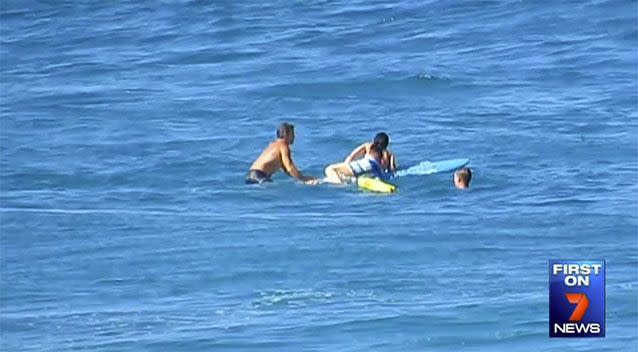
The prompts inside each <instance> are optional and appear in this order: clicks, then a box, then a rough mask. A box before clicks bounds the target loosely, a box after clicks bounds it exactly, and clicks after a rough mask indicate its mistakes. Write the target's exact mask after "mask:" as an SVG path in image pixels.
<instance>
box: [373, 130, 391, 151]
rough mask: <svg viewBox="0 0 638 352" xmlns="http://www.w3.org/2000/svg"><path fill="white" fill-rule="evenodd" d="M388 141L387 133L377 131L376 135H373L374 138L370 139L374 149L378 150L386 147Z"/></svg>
mask: <svg viewBox="0 0 638 352" xmlns="http://www.w3.org/2000/svg"><path fill="white" fill-rule="evenodd" d="M389 143H390V137H388V135H387V134H385V132H379V133H377V135H376V136H374V140H373V141H372V145H373V146H374V149H375V150H376V151H378V152H382V151H384V150H385V148H387V147H388V144H389Z"/></svg>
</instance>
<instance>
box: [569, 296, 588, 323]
mask: <svg viewBox="0 0 638 352" xmlns="http://www.w3.org/2000/svg"><path fill="white" fill-rule="evenodd" d="M565 297H567V300H568V301H569V303H571V304H575V305H576V308H574V311H573V312H572V315H571V316H570V317H569V321H581V320H583V316H584V315H585V313H586V312H587V308H589V299H588V298H587V295H586V294H584V293H566V294H565Z"/></svg>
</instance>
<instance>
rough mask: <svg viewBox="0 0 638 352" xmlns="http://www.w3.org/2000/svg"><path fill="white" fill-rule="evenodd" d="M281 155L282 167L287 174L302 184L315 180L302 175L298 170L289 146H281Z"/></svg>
mask: <svg viewBox="0 0 638 352" xmlns="http://www.w3.org/2000/svg"><path fill="white" fill-rule="evenodd" d="M280 153H281V167H282V169H283V170H284V172H285V173H287V174H288V175H290V176H291V177H293V178H294V179H296V180H299V181H302V182H307V181H311V180H315V178H314V177H309V176H304V175H302V174H301V171H299V169H297V166H295V163H294V162H293V161H292V156H291V154H292V152H291V151H290V148H289V147H288V145H286V144H283V145H282V146H281V149H280Z"/></svg>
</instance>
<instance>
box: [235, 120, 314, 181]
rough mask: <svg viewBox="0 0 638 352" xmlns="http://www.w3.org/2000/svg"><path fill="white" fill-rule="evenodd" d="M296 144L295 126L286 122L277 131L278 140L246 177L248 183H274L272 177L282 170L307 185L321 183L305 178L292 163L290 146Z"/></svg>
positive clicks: (312, 178)
mask: <svg viewBox="0 0 638 352" xmlns="http://www.w3.org/2000/svg"><path fill="white" fill-rule="evenodd" d="M294 142H295V126H293V125H291V124H289V123H287V122H284V123H282V124H281V125H280V126H279V128H278V129H277V139H276V140H275V141H274V142H272V143H270V145H269V146H268V147H267V148H266V150H264V151H263V152H262V153H261V155H260V156H259V158H257V160H255V162H254V163H253V165H252V166H251V167H250V171H248V175H247V176H246V183H249V184H250V183H264V182H272V180H271V179H270V176H272V174H274V173H275V172H277V170H279V169H282V170H283V171H284V172H285V173H286V174H288V175H289V176H291V177H293V178H294V179H296V180H298V181H301V182H303V183H305V184H309V185H315V184H317V183H318V182H319V181H318V180H317V179H316V178H314V177H312V176H304V175H302V174H301V172H300V171H299V169H297V167H296V166H295V163H294V162H293V161H292V157H291V151H290V145H292V144H293V143H294Z"/></svg>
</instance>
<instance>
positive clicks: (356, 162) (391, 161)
mask: <svg viewBox="0 0 638 352" xmlns="http://www.w3.org/2000/svg"><path fill="white" fill-rule="evenodd" d="M389 143H390V137H388V135H387V134H385V133H384V132H379V133H377V135H376V136H374V140H373V141H372V142H368V143H363V144H361V145H360V146H358V147H357V148H355V150H353V151H352V153H350V155H348V157H347V158H346V160H344V162H342V163H336V164H332V165H329V166H328V167H326V169H325V171H324V172H325V174H326V178H325V179H324V180H325V181H326V182H330V183H345V182H347V181H348V179H350V178H352V177H359V176H361V175H364V174H372V175H373V176H374V177H378V178H380V179H382V180H387V179H389V178H390V176H391V175H392V173H394V172H395V171H396V169H397V165H396V158H395V156H394V154H392V152H390V151H389V150H388V144H389Z"/></svg>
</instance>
